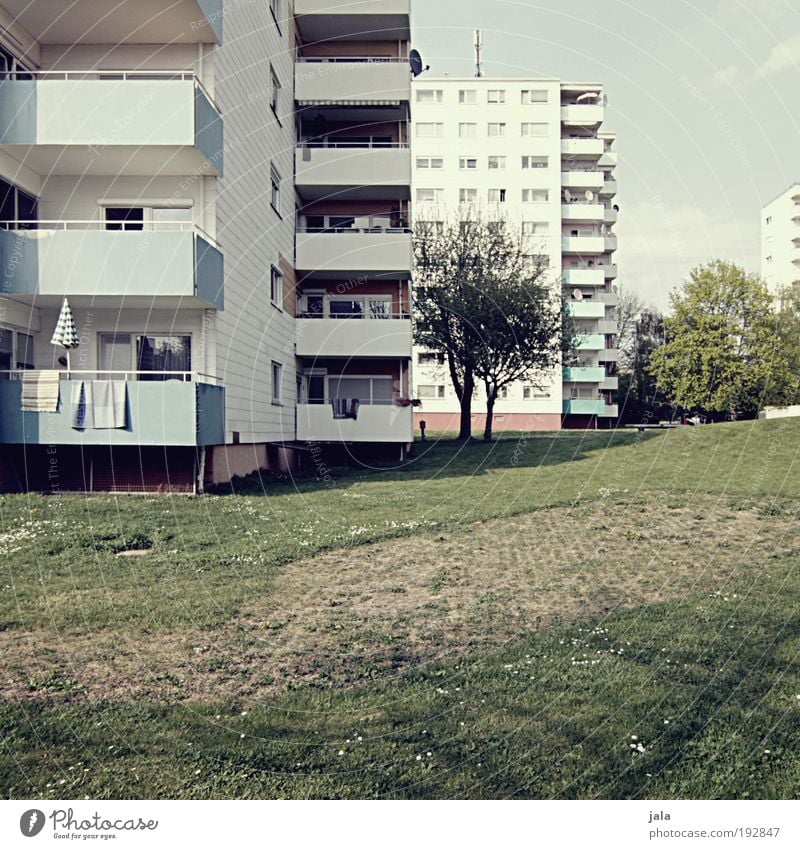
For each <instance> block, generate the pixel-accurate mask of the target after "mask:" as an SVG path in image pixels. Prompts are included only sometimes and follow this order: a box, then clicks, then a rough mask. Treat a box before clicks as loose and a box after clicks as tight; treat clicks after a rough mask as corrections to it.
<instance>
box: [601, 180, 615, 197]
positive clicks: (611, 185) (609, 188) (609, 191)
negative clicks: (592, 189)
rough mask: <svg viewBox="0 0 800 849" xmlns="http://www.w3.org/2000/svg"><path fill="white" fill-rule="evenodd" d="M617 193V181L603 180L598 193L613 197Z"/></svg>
mask: <svg viewBox="0 0 800 849" xmlns="http://www.w3.org/2000/svg"><path fill="white" fill-rule="evenodd" d="M616 193H617V181H616V180H604V181H603V185H602V186H601V188H600V194H601V195H603V196H604V197H614V195H615V194H616Z"/></svg>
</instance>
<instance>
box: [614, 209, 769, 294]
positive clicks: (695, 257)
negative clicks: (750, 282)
mask: <svg viewBox="0 0 800 849" xmlns="http://www.w3.org/2000/svg"><path fill="white" fill-rule="evenodd" d="M759 220H760V219H759V216H758V214H755V215H753V217H752V219H750V218H747V219H746V220H741V219H737V217H736V216H735V214H734V213H733V212H732V211H731V210H730V209H727V208H724V207H718V208H713V207H710V208H707V207H705V206H703V207H700V206H696V205H694V204H692V203H690V202H680V203H667V202H665V201H663V200H661V199H660V198H657V197H656V198H654V199H653V200H652V201H651V202H649V203H639V204H633V205H631V206H625V207H623V209H622V211H621V212H620V217H619V224H618V225H617V228H616V230H617V233H618V234H619V250H618V252H617V255H616V257H617V263H618V265H619V282H620V283H621V284H622V285H623V286H626V287H628V288H629V289H631V290H632V291H635V292H636V293H637V294H639V295H641V296H642V297H643V298H644V299H645V300H646V301H649V302H650V303H653V304H654V305H656V306H658V307H661V308H662V309H663V308H665V307H666V306H667V305H668V304H669V294H670V292H671V291H672V290H673V289H675V288H676V287H678V286H680V284H681V282H682V281H683V280H684V279H685V278H686V277H688V274H689V272H690V271H691V270H692V269H693V268H695V267H696V266H698V265H701V264H703V263H706V262H709V261H710V260H712V259H717V258H721V259H727V260H730V261H731V262H735V263H737V264H739V265H743V266H744V267H745V268H746V270H747V271H750V272H758V271H759V270H760V269H759V265H760V239H761V235H760V231H759Z"/></svg>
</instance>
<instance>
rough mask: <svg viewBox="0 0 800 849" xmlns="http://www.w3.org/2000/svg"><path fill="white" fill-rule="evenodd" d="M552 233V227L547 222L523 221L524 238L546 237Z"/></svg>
mask: <svg viewBox="0 0 800 849" xmlns="http://www.w3.org/2000/svg"><path fill="white" fill-rule="evenodd" d="M549 231H550V225H549V224H548V223H547V221H523V222H522V235H523V236H546V235H547V234H548V232H549Z"/></svg>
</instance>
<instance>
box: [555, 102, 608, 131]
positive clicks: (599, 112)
mask: <svg viewBox="0 0 800 849" xmlns="http://www.w3.org/2000/svg"><path fill="white" fill-rule="evenodd" d="M604 117H605V108H604V107H603V106H597V105H595V104H589V103H575V104H571V105H570V106H562V107H561V123H562V124H569V125H571V126H575V127H578V126H580V127H596V126H598V125H599V124H602V123H603V119H604Z"/></svg>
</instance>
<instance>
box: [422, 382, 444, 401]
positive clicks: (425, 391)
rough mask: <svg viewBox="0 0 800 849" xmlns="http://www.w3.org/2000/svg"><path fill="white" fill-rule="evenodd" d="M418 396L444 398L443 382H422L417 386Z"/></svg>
mask: <svg viewBox="0 0 800 849" xmlns="http://www.w3.org/2000/svg"><path fill="white" fill-rule="evenodd" d="M417 396H418V397H419V398H444V384H442V383H439V384H432V383H428V384H425V383H422V384H420V385H419V386H417Z"/></svg>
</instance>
